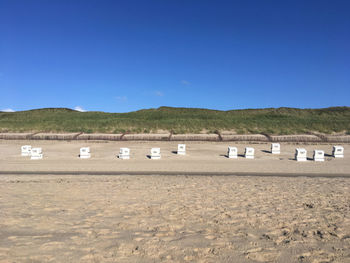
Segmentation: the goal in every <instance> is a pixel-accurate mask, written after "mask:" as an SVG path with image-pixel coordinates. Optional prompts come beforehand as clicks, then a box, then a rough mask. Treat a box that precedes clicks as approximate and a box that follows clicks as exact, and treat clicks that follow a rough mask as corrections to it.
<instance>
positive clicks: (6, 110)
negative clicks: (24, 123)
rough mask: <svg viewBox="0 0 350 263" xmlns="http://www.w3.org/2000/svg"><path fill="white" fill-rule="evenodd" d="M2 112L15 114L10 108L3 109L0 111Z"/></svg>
mask: <svg viewBox="0 0 350 263" xmlns="http://www.w3.org/2000/svg"><path fill="white" fill-rule="evenodd" d="M1 111H2V112H15V111H14V110H13V109H10V108H8V109H3V110H1Z"/></svg>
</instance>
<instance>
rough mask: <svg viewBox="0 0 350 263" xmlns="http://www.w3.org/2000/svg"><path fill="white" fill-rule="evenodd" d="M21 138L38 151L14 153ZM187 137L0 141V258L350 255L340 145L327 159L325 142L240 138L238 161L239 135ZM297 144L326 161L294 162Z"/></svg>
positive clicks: (346, 165) (326, 258)
mask: <svg viewBox="0 0 350 263" xmlns="http://www.w3.org/2000/svg"><path fill="white" fill-rule="evenodd" d="M24 144H30V145H32V146H38V147H42V148H43V152H44V159H43V160H30V159H29V158H28V157H21V156H20V146H21V145H24ZM186 144H187V155H186V156H178V155H176V154H175V153H174V151H176V149H177V143H173V142H103V143H101V142H64V141H60V142H58V141H28V142H26V141H0V167H1V169H0V172H1V174H0V262H314V263H317V262H319V263H321V262H350V206H349V204H350V176H349V171H350V160H349V158H348V155H347V152H348V150H349V146H348V145H344V148H345V158H344V159H334V158H332V157H331V156H329V155H330V154H331V150H332V145H330V144H322V145H293V144H282V145H281V151H282V153H281V154H280V155H272V154H270V153H269V147H270V145H269V144H251V145H249V146H250V147H254V148H255V151H256V158H255V159H254V160H247V159H244V158H243V157H242V156H239V158H238V159H228V158H226V157H225V154H226V150H227V146H229V145H231V146H237V147H238V150H239V154H240V155H242V154H243V151H244V147H245V146H248V144H245V143H217V142H216V143H208V142H205V143H201V142H195V143H194V142H191V143H186ZM82 146H90V148H91V153H92V158H91V159H87V160H81V159H79V158H78V154H79V148H80V147H82ZM301 146H302V147H305V148H306V149H307V150H308V157H309V158H310V159H311V157H312V150H313V149H322V150H325V153H326V154H327V156H326V160H325V162H324V163H315V162H313V161H311V160H309V161H308V162H306V163H299V162H296V161H295V160H293V158H294V150H295V148H296V147H301ZM119 147H129V148H130V149H131V159H130V160H120V159H117V158H116V154H117V153H118V151H119ZM151 147H160V148H161V151H162V159H161V160H150V159H148V158H147V155H148V154H149V150H150V148H151ZM50 172H51V174H50ZM54 172H55V173H56V174H53V173H54ZM59 172H61V173H63V174H59ZM69 172H71V173H72V174H69ZM103 172H106V173H110V174H113V173H115V174H121V175H103ZM11 173H12V174H11ZM123 173H124V175H123ZM167 173H168V174H172V176H169V175H162V174H167ZM220 173H222V174H225V173H227V175H232V176H221V175H220ZM243 173H244V174H245V175H244V176H240V174H243ZM250 173H251V174H252V175H254V176H250V175H249V174H250ZM94 174H98V175H94ZM146 174H147V175H146ZM176 174H183V175H176ZM186 174H188V175H186ZM196 174H197V175H196ZM211 174H212V175H216V176H212V175H211ZM266 174H270V175H274V176H259V175H266ZM203 175H206V176H203ZM283 175H290V176H289V177H284V176H283ZM306 175H307V176H310V175H312V178H310V177H307V176H306ZM319 175H321V176H319Z"/></svg>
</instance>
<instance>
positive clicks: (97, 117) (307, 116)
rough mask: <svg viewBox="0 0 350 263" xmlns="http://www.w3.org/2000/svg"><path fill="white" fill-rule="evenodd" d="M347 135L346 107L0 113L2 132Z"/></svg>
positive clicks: (348, 117) (349, 127)
mask: <svg viewBox="0 0 350 263" xmlns="http://www.w3.org/2000/svg"><path fill="white" fill-rule="evenodd" d="M157 130H167V131H172V132H173V133H198V132H201V131H203V130H205V131H207V132H210V133H212V132H217V131H224V130H234V131H236V132H237V133H242V134H243V133H266V134H300V133H307V132H321V133H328V134H329V133H333V132H346V133H347V134H350V107H333V108H324V109H295V108H278V109H274V108H269V109H247V110H231V111H217V110H208V109H193V108H171V107H160V108H158V109H147V110H140V111H135V112H129V113H105V112H77V111H74V110H71V109H64V108H52V109H38V110H30V111H20V112H13V113H6V112H0V131H2V132H86V133H124V132H133V133H148V132H156V131H157Z"/></svg>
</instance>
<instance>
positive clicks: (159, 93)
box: [154, 90, 164, 97]
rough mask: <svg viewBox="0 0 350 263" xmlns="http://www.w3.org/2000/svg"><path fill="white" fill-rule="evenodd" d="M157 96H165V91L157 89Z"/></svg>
mask: <svg viewBox="0 0 350 263" xmlns="http://www.w3.org/2000/svg"><path fill="white" fill-rule="evenodd" d="M154 94H155V95H156V96H158V97H163V96H164V93H163V92H161V91H159V90H156V92H155V93H154Z"/></svg>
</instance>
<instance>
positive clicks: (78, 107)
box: [74, 106, 86, 112]
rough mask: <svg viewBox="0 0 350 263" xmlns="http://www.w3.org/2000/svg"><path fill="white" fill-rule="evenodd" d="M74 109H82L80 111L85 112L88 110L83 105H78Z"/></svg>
mask: <svg viewBox="0 0 350 263" xmlns="http://www.w3.org/2000/svg"><path fill="white" fill-rule="evenodd" d="M74 110H76V111H80V112H85V111H86V110H84V109H83V108H82V107H81V106H76V107H75V108H74Z"/></svg>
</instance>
